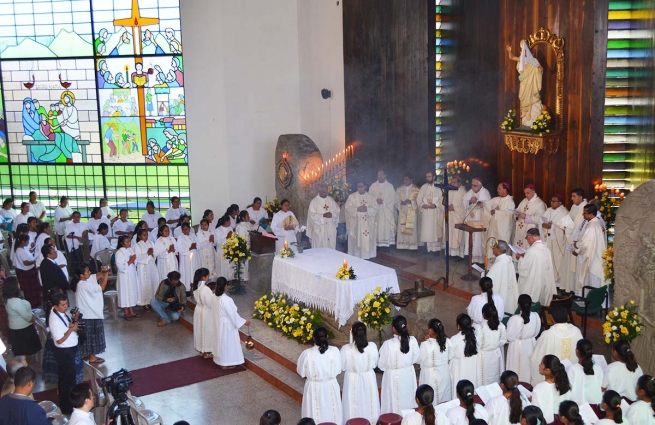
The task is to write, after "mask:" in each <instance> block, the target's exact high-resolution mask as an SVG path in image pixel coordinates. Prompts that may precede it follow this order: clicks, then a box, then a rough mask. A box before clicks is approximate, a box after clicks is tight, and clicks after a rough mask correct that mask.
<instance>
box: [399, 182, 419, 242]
mask: <svg viewBox="0 0 655 425" xmlns="http://www.w3.org/2000/svg"><path fill="white" fill-rule="evenodd" d="M417 199H418V187H417V186H416V185H415V184H414V183H412V177H411V176H410V175H409V174H406V175H405V176H404V177H403V185H402V186H400V187H399V188H398V190H396V209H397V210H398V226H397V228H398V229H397V230H398V233H397V236H396V248H397V249H412V250H415V249H418V203H417Z"/></svg>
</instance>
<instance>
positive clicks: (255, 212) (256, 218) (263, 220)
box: [246, 197, 269, 233]
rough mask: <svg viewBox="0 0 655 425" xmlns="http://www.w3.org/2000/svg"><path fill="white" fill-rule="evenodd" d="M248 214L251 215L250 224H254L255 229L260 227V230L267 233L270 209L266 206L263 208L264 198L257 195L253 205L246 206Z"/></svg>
mask: <svg viewBox="0 0 655 425" xmlns="http://www.w3.org/2000/svg"><path fill="white" fill-rule="evenodd" d="M246 211H248V215H250V224H252V225H253V229H257V228H258V227H259V230H257V231H258V232H262V230H264V232H263V233H266V228H268V223H269V219H268V211H266V209H265V208H262V198H259V197H256V198H255V199H253V201H252V205H250V206H249V207H248V208H246Z"/></svg>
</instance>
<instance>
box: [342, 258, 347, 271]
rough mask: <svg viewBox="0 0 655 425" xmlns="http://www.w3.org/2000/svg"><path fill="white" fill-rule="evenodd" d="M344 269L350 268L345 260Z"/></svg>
mask: <svg viewBox="0 0 655 425" xmlns="http://www.w3.org/2000/svg"><path fill="white" fill-rule="evenodd" d="M343 268H344V269H347V268H348V262H347V261H346V260H345V259H344V260H343Z"/></svg>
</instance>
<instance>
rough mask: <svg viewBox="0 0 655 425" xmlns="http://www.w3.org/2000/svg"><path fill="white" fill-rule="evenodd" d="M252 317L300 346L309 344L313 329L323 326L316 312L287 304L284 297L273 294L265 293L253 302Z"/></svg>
mask: <svg viewBox="0 0 655 425" xmlns="http://www.w3.org/2000/svg"><path fill="white" fill-rule="evenodd" d="M253 317H254V318H256V319H259V320H262V321H263V322H265V323H266V324H267V325H268V326H270V327H271V328H273V329H275V330H277V331H280V332H282V334H283V335H284V336H286V337H287V338H291V339H295V340H296V341H298V342H299V343H300V344H308V343H311V342H312V337H313V333H314V329H316V327H317V326H320V325H322V324H323V319H322V318H321V314H320V312H319V311H318V310H314V309H311V308H308V307H306V306H305V305H304V304H302V303H293V302H289V301H288V298H287V296H286V295H284V294H275V293H273V292H267V293H265V294H264V295H262V296H261V298H259V299H258V300H257V301H255V312H254V313H253Z"/></svg>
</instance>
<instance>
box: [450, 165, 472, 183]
mask: <svg viewBox="0 0 655 425" xmlns="http://www.w3.org/2000/svg"><path fill="white" fill-rule="evenodd" d="M446 168H447V170H448V175H449V176H450V177H453V176H459V178H461V179H462V184H464V183H467V184H468V183H471V181H470V179H469V173H470V172H471V167H469V166H468V165H466V162H464V161H457V160H455V161H450V162H449V163H447V164H446Z"/></svg>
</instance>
